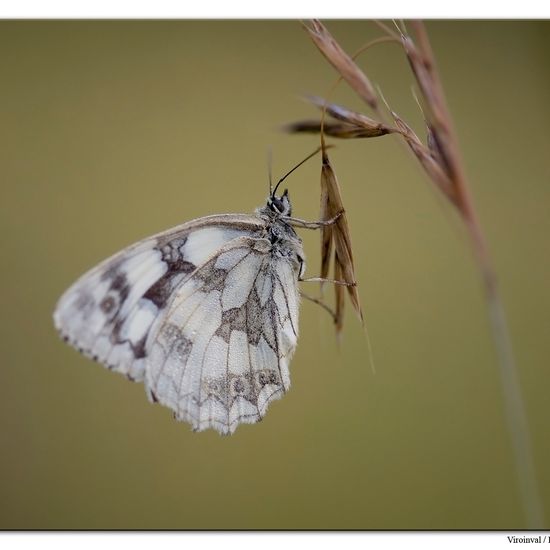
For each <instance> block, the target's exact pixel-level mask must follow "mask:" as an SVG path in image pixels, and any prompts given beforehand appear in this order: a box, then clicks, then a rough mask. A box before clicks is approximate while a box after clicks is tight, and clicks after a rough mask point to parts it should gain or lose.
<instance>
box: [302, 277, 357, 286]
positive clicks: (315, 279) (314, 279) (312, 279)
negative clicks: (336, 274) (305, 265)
mask: <svg viewBox="0 0 550 550" xmlns="http://www.w3.org/2000/svg"><path fill="white" fill-rule="evenodd" d="M298 280H299V281H300V282H301V283H332V284H333V285H342V286H357V283H348V282H346V281H336V280H335V279H324V278H323V277H308V278H307V279H298Z"/></svg>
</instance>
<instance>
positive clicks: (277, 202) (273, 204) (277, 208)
mask: <svg viewBox="0 0 550 550" xmlns="http://www.w3.org/2000/svg"><path fill="white" fill-rule="evenodd" d="M269 206H270V208H271V210H273V211H274V212H277V213H278V214H282V213H283V212H284V210H285V205H284V203H283V201H282V200H281V199H278V198H277V197H271V199H270V201H269Z"/></svg>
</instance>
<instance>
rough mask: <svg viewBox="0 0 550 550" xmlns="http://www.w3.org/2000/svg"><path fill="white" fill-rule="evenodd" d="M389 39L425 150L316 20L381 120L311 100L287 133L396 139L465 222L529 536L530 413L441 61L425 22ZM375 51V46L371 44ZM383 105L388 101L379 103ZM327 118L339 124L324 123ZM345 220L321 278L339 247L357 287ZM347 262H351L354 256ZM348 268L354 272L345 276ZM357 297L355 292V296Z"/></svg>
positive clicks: (326, 199) (337, 61) (327, 241)
mask: <svg viewBox="0 0 550 550" xmlns="http://www.w3.org/2000/svg"><path fill="white" fill-rule="evenodd" d="M377 24H378V26H379V27H380V28H381V29H382V30H383V31H384V33H385V35H386V36H385V37H382V38H380V39H378V40H377V41H382V40H392V41H394V42H399V43H400V44H401V46H402V48H403V51H404V53H405V55H406V57H407V59H408V62H409V65H410V67H411V69H412V72H413V75H414V77H415V80H416V82H417V85H418V87H419V90H420V94H421V102H422V105H423V110H424V113H425V118H426V135H427V142H426V144H424V143H423V142H422V140H421V139H420V138H419V137H418V136H417V135H416V133H415V132H414V131H413V129H412V128H411V127H410V126H409V125H408V124H407V123H406V122H405V121H404V120H403V119H402V118H401V117H400V116H399V115H398V114H397V113H395V112H394V111H393V110H391V109H389V107H388V110H389V113H390V115H391V118H392V119H393V124H394V125H391V124H389V123H388V122H387V121H385V116H384V114H383V113H382V112H381V110H380V107H379V105H380V101H379V95H378V94H377V93H376V92H375V89H374V87H373V86H372V84H371V82H370V80H369V78H368V77H367V76H366V75H365V74H364V72H363V71H362V70H361V69H360V68H359V66H358V65H357V64H356V63H355V61H354V57H352V56H349V55H348V54H347V53H346V52H345V51H344V50H343V49H342V48H341V47H340V45H339V44H338V42H337V41H336V40H335V39H334V37H333V36H332V35H331V34H330V32H329V31H328V29H327V28H326V27H325V26H324V25H323V24H322V23H321V22H320V21H318V20H313V21H309V22H307V23H303V26H304V28H305V29H306V31H307V33H308V34H309V36H310V38H311V39H312V40H313V42H314V43H315V45H316V46H317V48H318V49H319V50H320V51H321V53H322V54H323V55H324V56H325V58H326V59H327V60H328V61H329V62H330V63H331V65H332V66H333V67H334V68H335V69H336V70H337V71H338V73H339V74H340V78H341V79H343V80H345V81H346V82H347V84H348V85H349V86H350V87H351V88H352V90H354V91H355V92H356V93H357V94H358V96H359V97H360V98H361V99H362V100H363V101H365V103H366V104H367V105H368V106H369V107H370V108H371V109H372V111H373V112H374V113H375V115H376V116H377V117H378V118H379V120H375V119H373V118H370V117H368V116H366V115H363V114H361V113H356V112H354V111H351V110H349V109H346V108H345V107H342V106H340V105H336V104H334V103H329V102H328V101H326V100H324V99H321V98H317V97H313V98H309V101H310V102H312V103H313V104H314V105H316V106H318V107H320V108H321V109H322V110H323V114H322V117H321V119H320V121H317V120H306V121H301V122H296V123H294V124H291V125H289V126H287V130H288V131H290V132H293V133H297V132H310V133H311V132H319V133H321V143H322V145H323V143H324V139H323V134H325V135H329V136H332V137H337V138H344V139H355V138H371V137H379V136H382V135H387V134H397V135H399V136H401V138H402V139H403V140H404V142H405V143H406V145H407V146H408V148H409V149H410V151H411V152H412V154H413V155H414V156H415V157H416V158H417V160H418V161H419V163H420V165H421V166H422V168H423V169H424V171H425V172H426V175H427V176H428V179H429V181H431V182H432V183H433V184H434V185H435V187H436V188H437V189H438V190H439V191H441V193H442V194H443V196H444V197H445V198H446V199H447V200H448V201H449V202H450V203H451V204H452V205H453V207H454V208H455V209H456V211H457V212H458V214H459V216H460V218H461V219H462V220H463V222H464V225H465V227H466V230H467V232H468V236H469V240H470V243H471V246H472V249H473V252H474V256H475V259H476V264H477V266H478V268H479V271H480V273H481V277H482V281H483V286H484V290H485V296H486V300H487V308H488V311H489V319H490V322H491V328H492V331H493V340H494V343H495V348H496V351H497V356H498V361H499V373H500V378H501V384H502V391H503V400H504V405H505V412H506V420H507V425H508V430H509V433H510V437H511V440H512V444H513V449H514V453H515V458H516V471H517V475H518V480H519V486H520V493H521V496H522V504H523V509H524V512H525V515H526V518H527V521H528V525H529V527H530V528H531V529H536V528H538V529H540V528H542V527H543V526H544V519H543V512H542V505H541V502H540V497H539V494H538V486H537V483H536V476H535V470H534V466H533V459H532V453H531V444H530V440H529V430H528V423H527V419H526V416H525V412H524V406H523V399H522V396H521V391H520V387H519V382H518V377H517V372H516V366H515V362H514V358H513V353H512V348H511V343H510V338H509V335H508V329H507V324H506V318H505V315H504V309H503V307H502V302H501V299H500V295H499V293H498V288H497V283H496V277H495V273H494V270H493V267H492V262H491V260H490V257H489V253H488V249H487V246H486V243H485V238H484V235H483V232H482V230H481V225H480V222H479V219H478V217H477V214H476V212H475V209H474V205H473V201H472V198H471V195H470V191H469V185H468V182H467V178H466V173H465V170H464V168H463V163H462V160H461V155H460V148H459V145H458V140H457V137H456V133H455V131H454V128H453V124H452V117H451V115H450V112H449V110H448V108H447V105H446V100H445V94H444V92H443V87H442V85H441V81H440V79H439V74H438V72H437V68H436V64H435V58H434V55H433V52H432V49H431V46H430V42H429V39H428V35H427V32H426V29H425V27H424V25H423V23H422V22H420V21H413V22H412V23H411V26H412V27H413V29H414V31H415V37H416V42H415V41H414V40H413V38H412V37H411V36H410V35H409V34H408V33H407V31H406V30H405V27H404V25H403V24H401V25H400V26H399V27H397V32H396V31H394V30H392V29H390V28H389V27H387V26H386V25H384V24H382V23H380V22H377ZM373 43H374V41H373ZM380 98H381V99H382V100H383V98H382V97H381V96H380ZM325 115H326V116H328V117H330V118H332V119H334V120H335V121H336V122H334V121H331V120H329V121H327V122H325V120H324V118H325ZM340 206H341V196H340V189H339V186H338V183H337V181H336V178H335V176H334V172H333V171H332V168H331V167H330V163H329V162H328V158H326V155H325V154H323V173H322V179H321V216H322V219H328V218H329V217H330V216H331V215H334V213H335V209H336V208H338V207H340ZM346 227H347V223H346V220H345V218H343V219H342V225H336V226H335V227H334V228H330V229H329V228H327V230H326V231H324V232H323V237H322V246H321V251H322V254H321V255H322V266H321V271H322V276H326V273H327V272H328V266H329V262H330V253H331V249H332V245H333V244H334V246H335V255H334V257H335V265H334V276H335V279H339V278H340V277H341V278H342V279H343V280H348V278H350V279H349V280H352V279H353V280H354V276H353V257H352V254H351V242H350V241H349V239H347V237H349V229H346ZM348 254H349V255H348ZM346 266H351V270H350V269H349V268H348V272H346ZM352 289H353V291H352ZM348 290H349V291H350V298H351V301H352V303H353V305H354V307H355V308H356V310H357V311H358V313H360V311H361V310H360V307H359V303H358V295H357V289H356V287H348ZM343 295H344V291H343V288H342V287H340V288H338V287H337V288H336V310H337V315H336V319H337V323H339V324H337V329H341V323H342V318H341V315H342V314H343Z"/></svg>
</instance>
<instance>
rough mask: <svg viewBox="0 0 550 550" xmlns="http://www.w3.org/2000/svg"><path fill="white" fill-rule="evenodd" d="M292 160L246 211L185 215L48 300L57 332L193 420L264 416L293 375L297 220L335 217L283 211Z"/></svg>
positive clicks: (219, 425) (199, 425)
mask: <svg viewBox="0 0 550 550" xmlns="http://www.w3.org/2000/svg"><path fill="white" fill-rule="evenodd" d="M311 156H312V155H310V156H309V157H307V158H310V157H311ZM307 158H306V159H305V160H307ZM305 160H304V161H302V163H303V162H305ZM302 163H300V164H302ZM298 166H299V165H298ZM296 168H297V166H296V167H294V168H293V169H292V170H291V171H290V172H289V173H288V174H286V175H285V176H284V177H283V178H281V180H279V182H278V183H277V185H276V187H275V189H273V191H271V189H270V194H269V196H268V199H267V202H266V205H265V206H264V207H263V208H259V209H257V210H256V212H255V213H254V214H253V215H248V214H221V215H213V216H206V217H203V218H198V219H195V220H192V221H190V222H188V223H185V224H183V225H180V226H177V227H174V228H173V229H169V230H168V231H165V232H163V233H159V234H157V235H154V236H152V237H149V238H147V239H144V240H142V241H140V242H138V243H136V244H134V245H132V246H130V247H128V248H126V249H124V250H122V251H121V252H119V253H117V254H115V255H114V256H112V257H111V258H109V259H107V260H105V261H104V262H102V263H101V264H99V265H98V266H97V267H95V268H94V269H92V270H91V271H89V272H88V273H86V274H85V275H83V276H82V277H81V278H80V279H78V280H77V281H76V283H74V284H73V285H72V286H71V287H70V288H69V289H68V290H67V291H66V292H65V293H64V294H63V295H62V297H61V298H60V300H59V302H58V304H57V307H56V309H55V312H54V323H55V326H56V328H57V330H58V332H59V333H60V335H61V337H62V338H63V339H64V340H65V341H66V342H67V343H69V344H70V345H72V346H73V347H75V348H77V349H78V350H79V351H80V352H81V353H83V354H84V355H85V356H87V357H89V358H91V359H93V360H95V361H97V362H99V363H102V364H103V365H105V366H106V367H107V368H109V369H110V370H113V371H115V372H119V373H121V374H124V375H126V377H127V378H128V379H130V380H132V381H136V382H143V383H144V385H145V390H146V393H147V396H148V398H149V400H150V401H152V402H154V403H160V404H162V405H165V406H167V407H169V408H170V409H172V411H173V413H174V417H175V418H176V419H177V420H181V421H186V422H188V423H190V424H191V426H192V428H193V429H194V430H195V431H202V430H205V429H208V428H213V429H215V430H217V431H218V432H219V433H221V434H224V435H225V434H231V433H233V432H234V431H235V429H236V428H237V427H238V425H239V424H241V423H255V422H258V421H259V420H261V419H262V418H263V417H264V416H265V414H266V411H267V408H268V406H269V404H270V402H271V401H273V400H275V399H279V398H280V397H282V396H283V394H284V393H285V392H287V391H288V389H289V387H290V376H289V363H290V360H291V358H292V355H293V353H294V350H295V349H296V344H297V339H298V313H299V303H300V291H299V289H298V282H299V281H300V280H302V278H303V274H304V271H305V267H306V264H305V255H304V251H303V247H302V241H301V239H300V238H299V237H298V235H297V234H296V232H295V230H294V227H296V226H298V227H305V228H310V229H315V228H319V227H323V226H326V225H328V224H330V223H333V222H334V219H336V218H334V219H333V220H329V221H322V222H305V221H303V220H299V219H296V218H292V207H291V202H290V198H289V195H288V190H285V191H284V192H283V193H282V195H277V194H276V192H277V188H278V187H279V184H280V183H281V182H282V181H283V180H284V179H285V178H286V176H288V175H289V174H290V173H291V172H292V171H293V170H294V169H296ZM270 188H271V184H270Z"/></svg>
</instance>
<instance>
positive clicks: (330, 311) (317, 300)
mask: <svg viewBox="0 0 550 550" xmlns="http://www.w3.org/2000/svg"><path fill="white" fill-rule="evenodd" d="M300 296H302V298H305V299H306V300H309V301H310V302H313V303H314V304H317V305H318V306H321V307H322V308H323V309H324V310H325V311H326V312H328V313H329V314H330V316H331V317H332V320H333V321H334V322H336V313H334V311H333V310H332V309H331V308H330V307H329V306H327V305H326V304H325V303H324V302H323V301H321V300H319V299H318V298H314V297H313V296H310V295H309V294H306V293H305V292H302V291H300Z"/></svg>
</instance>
